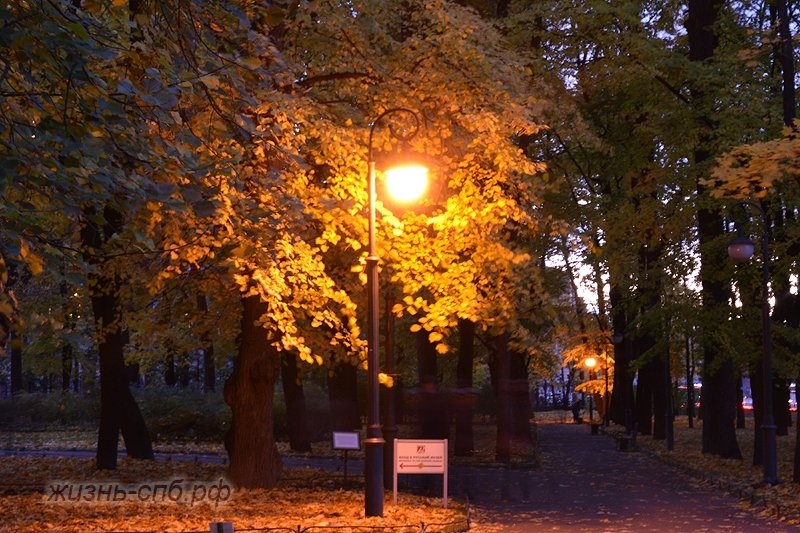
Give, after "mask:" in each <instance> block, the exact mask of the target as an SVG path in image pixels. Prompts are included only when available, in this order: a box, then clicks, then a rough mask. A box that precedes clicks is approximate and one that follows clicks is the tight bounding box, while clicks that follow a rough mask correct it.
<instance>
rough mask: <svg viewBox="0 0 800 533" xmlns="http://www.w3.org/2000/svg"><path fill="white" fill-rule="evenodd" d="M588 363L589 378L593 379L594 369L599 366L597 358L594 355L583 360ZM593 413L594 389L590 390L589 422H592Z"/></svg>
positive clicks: (585, 363)
mask: <svg viewBox="0 0 800 533" xmlns="http://www.w3.org/2000/svg"><path fill="white" fill-rule="evenodd" d="M583 364H584V365H586V368H588V369H589V380H591V379H592V369H593V368H594V367H595V366H597V359H595V358H594V357H587V358H586V360H585V361H584V362H583ZM592 418H593V413H592V391H589V423H590V424H591V423H592Z"/></svg>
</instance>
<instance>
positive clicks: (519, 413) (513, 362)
mask: <svg viewBox="0 0 800 533" xmlns="http://www.w3.org/2000/svg"><path fill="white" fill-rule="evenodd" d="M509 378H510V380H509V386H510V391H509V394H510V396H511V407H512V410H513V411H512V417H513V420H512V438H513V439H514V440H516V441H518V442H520V443H523V444H527V445H531V444H533V435H532V434H531V418H533V411H532V410H531V394H530V388H529V387H528V364H527V358H526V356H525V354H523V353H520V352H517V351H516V350H511V349H509Z"/></svg>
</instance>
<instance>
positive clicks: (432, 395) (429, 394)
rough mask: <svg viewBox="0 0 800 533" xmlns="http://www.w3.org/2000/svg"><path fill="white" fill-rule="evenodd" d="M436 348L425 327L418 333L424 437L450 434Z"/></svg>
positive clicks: (440, 436) (420, 395)
mask: <svg viewBox="0 0 800 533" xmlns="http://www.w3.org/2000/svg"><path fill="white" fill-rule="evenodd" d="M437 357H438V356H437V355H436V349H435V346H434V345H433V343H432V342H430V341H429V340H428V332H427V331H425V330H424V329H423V330H421V331H419V332H418V333H417V372H418V378H419V386H420V393H419V402H420V403H419V411H418V413H417V415H418V417H419V420H420V431H421V435H422V438H423V439H446V438H448V436H449V434H450V424H449V413H448V409H447V403H446V401H445V398H444V395H443V394H442V391H441V388H440V386H439V364H438V360H437Z"/></svg>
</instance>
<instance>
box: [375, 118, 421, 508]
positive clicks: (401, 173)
mask: <svg viewBox="0 0 800 533" xmlns="http://www.w3.org/2000/svg"><path fill="white" fill-rule="evenodd" d="M396 113H404V114H407V115H409V116H410V117H412V118H413V121H414V124H413V127H412V128H411V129H410V130H408V131H407V132H405V133H403V132H399V131H398V130H395V129H394V128H392V127H391V126H390V127H389V132H390V133H391V135H392V137H394V138H396V139H398V140H400V141H401V142H406V141H409V140H411V139H412V138H413V137H414V136H415V135H416V134H417V131H418V130H419V117H418V116H417V114H416V113H415V112H414V111H412V110H410V109H406V108H403V107H395V108H391V109H387V110H386V111H384V112H383V113H381V114H380V115H378V118H376V119H375V120H374V121H373V122H372V125H371V126H370V128H369V143H368V145H367V164H368V168H369V171H368V176H367V195H368V197H369V198H368V202H369V248H368V255H367V261H366V262H367V313H368V317H369V318H368V324H367V405H368V408H367V435H366V438H365V439H364V479H365V484H364V513H365V515H366V516H383V451H384V450H383V448H384V444H385V440H384V439H383V436H382V433H381V425H380V400H379V395H378V394H379V390H380V389H379V385H378V324H379V320H378V252H377V248H376V246H375V199H376V198H375V197H376V192H375V160H374V159H373V157H372V137H373V135H374V133H375V128H376V127H377V126H378V124H379V123H380V122H381V120H383V119H384V118H386V117H387V116H389V115H392V114H396ZM427 171H428V169H427V168H426V167H425V166H423V165H418V164H404V165H398V166H396V167H394V168H393V169H392V170H390V171H388V172H387V183H386V185H387V188H388V189H389V193H390V194H393V195H397V196H398V198H397V199H398V200H399V201H402V202H409V201H412V200H415V199H416V198H418V197H419V196H420V195H421V194H422V193H424V192H425V187H426V184H427ZM414 194H416V195H417V196H414Z"/></svg>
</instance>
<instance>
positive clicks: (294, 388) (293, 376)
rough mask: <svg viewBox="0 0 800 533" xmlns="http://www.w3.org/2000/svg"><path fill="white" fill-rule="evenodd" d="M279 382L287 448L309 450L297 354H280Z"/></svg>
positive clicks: (306, 417)
mask: <svg viewBox="0 0 800 533" xmlns="http://www.w3.org/2000/svg"><path fill="white" fill-rule="evenodd" d="M281 382H282V383H283V398H284V401H285V402H286V424H287V429H288V431H289V448H291V449H292V450H294V451H296V452H310V451H311V439H310V438H309V433H308V423H307V421H308V413H307V411H306V396H305V393H304V391H303V383H302V382H301V381H300V373H299V371H298V367H297V356H296V355H295V354H292V353H286V352H284V353H283V354H281Z"/></svg>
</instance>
